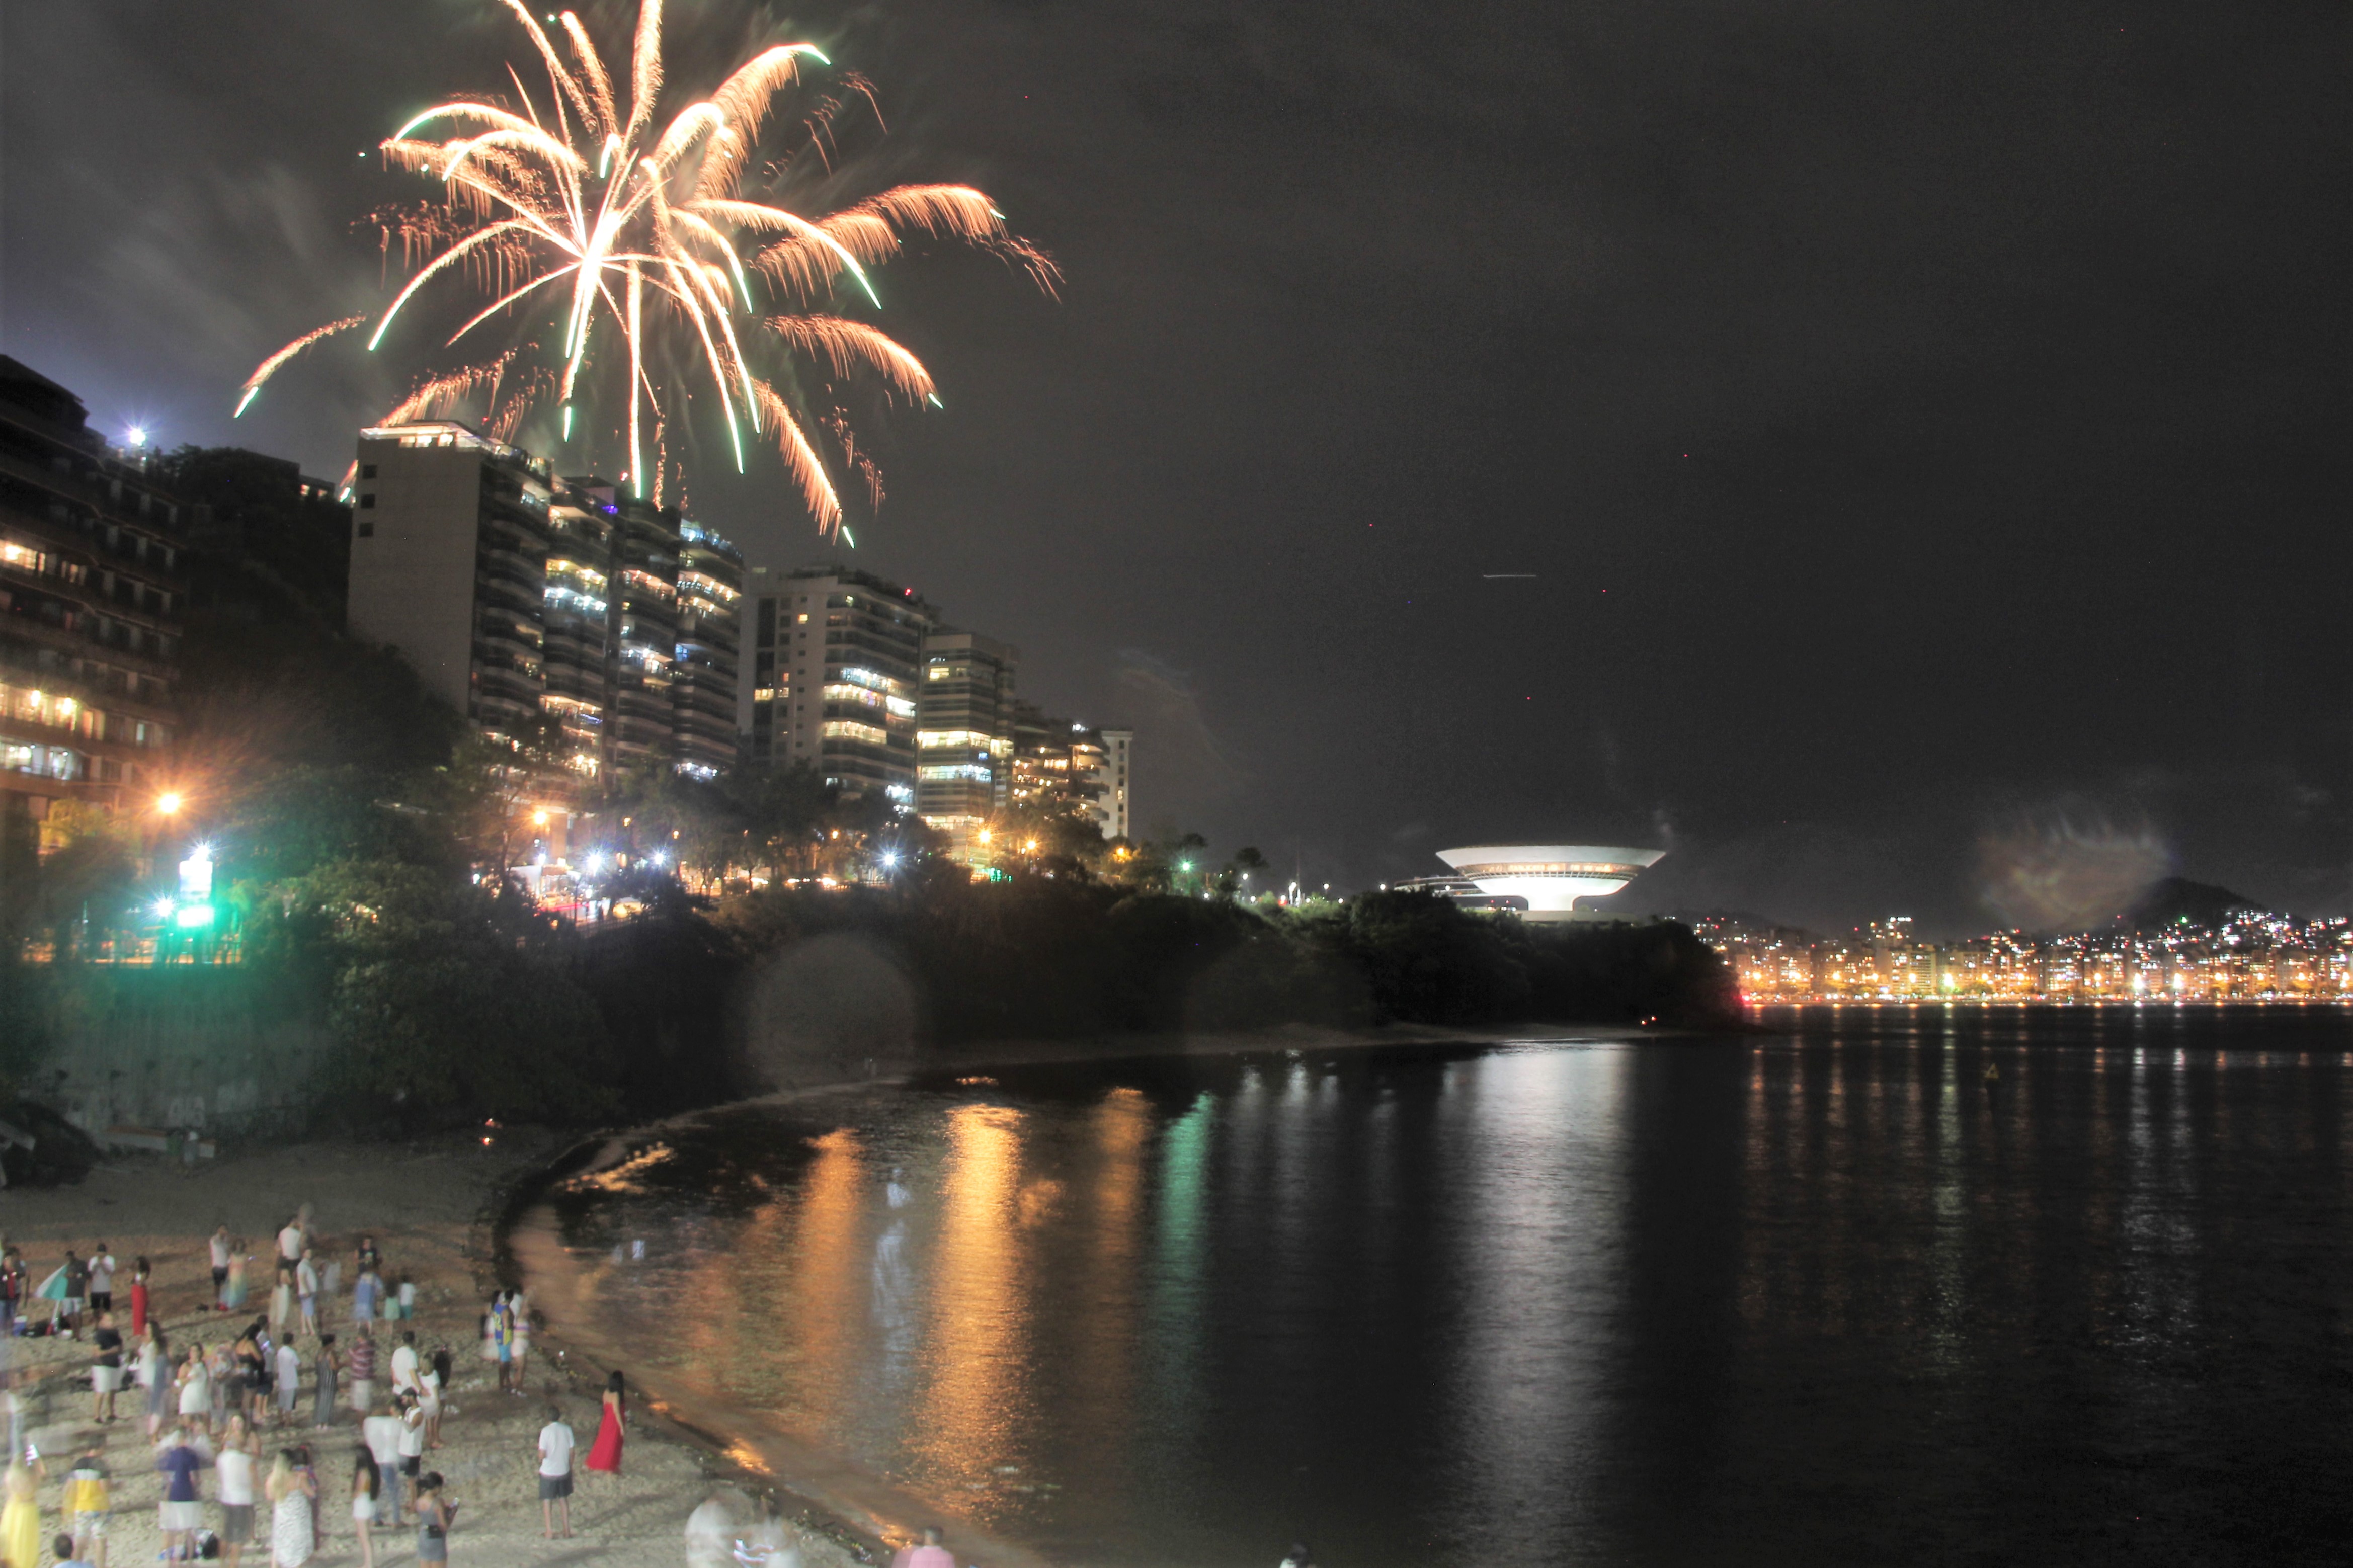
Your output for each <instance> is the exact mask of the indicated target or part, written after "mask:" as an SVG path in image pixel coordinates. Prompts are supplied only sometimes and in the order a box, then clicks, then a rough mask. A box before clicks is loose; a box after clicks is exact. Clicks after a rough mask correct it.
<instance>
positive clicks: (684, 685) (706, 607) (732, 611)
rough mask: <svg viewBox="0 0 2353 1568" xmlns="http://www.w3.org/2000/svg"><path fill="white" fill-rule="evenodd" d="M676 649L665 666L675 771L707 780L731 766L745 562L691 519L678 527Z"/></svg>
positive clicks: (734, 753) (741, 632)
mask: <svg viewBox="0 0 2353 1568" xmlns="http://www.w3.org/2000/svg"><path fill="white" fill-rule="evenodd" d="M678 538H679V552H678V644H677V656H676V658H675V660H674V662H673V663H672V664H671V666H670V733H671V736H672V737H673V742H674V744H675V746H676V748H677V753H678V766H679V769H680V771H681V772H682V773H692V774H694V775H695V776H696V777H698V778H711V777H713V776H714V775H716V774H718V773H722V772H724V771H725V770H726V769H728V768H731V767H733V766H734V765H735V761H736V755H737V753H736V743H735V695H736V688H737V686H738V685H739V684H740V682H741V677H742V673H743V665H742V660H741V658H739V654H740V650H741V648H742V647H743V631H742V628H743V624H744V616H743V601H744V557H743V556H742V554H740V553H739V552H737V551H736V549H735V547H734V546H733V544H731V543H729V542H727V541H726V540H725V539H723V538H722V537H720V535H718V534H717V533H715V532H713V531H712V530H710V529H708V528H705V527H703V526H702V524H700V523H698V522H693V521H681V523H680V524H679V525H678Z"/></svg>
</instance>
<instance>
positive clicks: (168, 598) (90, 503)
mask: <svg viewBox="0 0 2353 1568" xmlns="http://www.w3.org/2000/svg"><path fill="white" fill-rule="evenodd" d="M186 521H187V520H186V518H185V512H184V509H183V507H182V505H181V503H180V502H179V501H178V500H176V499H175V498H174V497H173V496H172V495H170V494H169V493H167V492H166V491H164V489H162V488H161V487H160V486H157V485H155V484H153V483H152V482H151V481H150V480H149V479H148V478H147V475H146V470H145V468H144V466H143V465H142V464H141V463H140V462H139V461H138V460H137V458H135V457H132V456H129V455H118V454H115V453H112V452H111V451H110V450H109V449H108V447H107V444H106V442H105V440H104V439H103V438H102V437H100V435H99V434H98V432H96V431H94V430H92V429H90V425H89V416H88V413H87V411H86V410H85V409H84V407H83V405H82V403H81V400H80V399H79V398H78V397H76V396H75V395H73V394H72V393H71V392H69V391H68V390H66V389H65V388H64V387H62V386H59V385H58V384H57V383H55V382H53V381H51V380H49V379H48V378H47V377H46V376H44V375H42V374H39V373H38V372H37V371H35V370H32V369H31V368H29V367H28V366H26V365H24V364H21V363H18V362H17V361H16V360H14V359H9V358H7V357H5V356H0V808H5V809H9V810H21V811H26V812H27V813H28V814H29V815H31V816H36V817H39V816H47V813H48V808H49V806H50V805H51V804H53V803H54V802H57V801H58V800H84V801H89V802H91V803H94V804H97V805H104V806H107V807H109V808H121V807H123V806H125V805H129V804H131V803H132V802H135V801H136V800H138V799H139V798H140V797H142V795H150V794H153V793H154V792H156V791H157V790H159V789H161V788H162V787H163V786H164V785H165V784H167V783H168V782H169V777H170V763H169V757H170V751H169V748H170V746H171V743H172V738H173V731H174V723H175V716H174V708H173V690H174V686H175V684H176V683H177V681H178V679H179V668H180V623H181V617H182V616H183V613H184V611H185V603H186V597H187V561H186V552H187V547H186V542H185V540H186V535H185V524H186Z"/></svg>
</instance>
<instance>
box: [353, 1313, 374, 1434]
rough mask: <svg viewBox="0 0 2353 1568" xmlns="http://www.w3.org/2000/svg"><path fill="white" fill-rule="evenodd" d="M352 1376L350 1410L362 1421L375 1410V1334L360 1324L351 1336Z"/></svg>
mask: <svg viewBox="0 0 2353 1568" xmlns="http://www.w3.org/2000/svg"><path fill="white" fill-rule="evenodd" d="M348 1365H349V1367H350V1371H351V1374H352V1408H353V1409H354V1410H356V1411H358V1412H359V1413H360V1415H361V1417H362V1418H363V1419H364V1418H365V1417H366V1415H367V1414H368V1412H369V1411H371V1410H373V1409H375V1332H374V1331H371V1330H370V1329H369V1328H368V1326H367V1325H366V1324H365V1323H362V1324H361V1325H360V1326H359V1328H358V1329H357V1330H356V1331H353V1335H352V1353H351V1355H350V1357H349V1358H348Z"/></svg>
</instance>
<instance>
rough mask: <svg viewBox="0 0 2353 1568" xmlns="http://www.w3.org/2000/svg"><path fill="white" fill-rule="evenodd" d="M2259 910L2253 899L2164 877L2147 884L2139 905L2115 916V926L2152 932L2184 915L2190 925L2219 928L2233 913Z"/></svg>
mask: <svg viewBox="0 0 2353 1568" xmlns="http://www.w3.org/2000/svg"><path fill="white" fill-rule="evenodd" d="M2262 909H2263V905H2262V904H2260V903H2258V902H2257V901H2256V900H2253V899H2250V898H2248V897H2246V896H2245V895H2243V894H2241V893H2234V892H2232V891H2231V889H2228V888H2218V887H2216V886H2214V884H2212V883H2211V882H2193V881H2191V880H2189V879H2188V878H2187V877H2168V878H2166V879H2164V880H2163V881H2159V882H2152V883H2150V884H2149V886H2148V889H2147V891H2146V892H2144V893H2142V894H2141V896H2140V902H2138V903H2137V904H2135V905H2134V906H2133V907H2132V910H2131V912H2130V913H2128V914H2125V915H2120V916H2118V917H2117V919H2116V923H2117V924H2118V925H2123V926H2129V927H2131V928H2132V929H2133V930H2135V931H2154V930H2155V929H2157V928H2158V926H2169V925H2172V924H2174V923H2175V922H2177V921H2180V920H2181V919H2183V918H2184V917H2185V916H2186V917H2188V919H2189V923H2190V924H2192V925H2219V924H2221V922H2222V921H2224V920H2225V919H2227V918H2228V917H2229V916H2230V915H2231V914H2232V912H2233V911H2235V910H2262Z"/></svg>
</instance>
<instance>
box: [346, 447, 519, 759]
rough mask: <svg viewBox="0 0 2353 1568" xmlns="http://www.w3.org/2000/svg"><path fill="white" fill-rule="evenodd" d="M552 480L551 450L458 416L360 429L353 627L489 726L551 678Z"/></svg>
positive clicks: (513, 722) (502, 721)
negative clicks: (496, 437)
mask: <svg viewBox="0 0 2353 1568" xmlns="http://www.w3.org/2000/svg"><path fill="white" fill-rule="evenodd" d="M556 488H557V487H556V480H555V477H554V472H553V471H552V470H551V469H550V468H548V465H547V463H546V462H545V460H544V459H542V458H534V457H533V456H532V455H531V454H530V453H528V452H525V451H523V450H522V448H520V447H510V446H507V445H506V444H505V443H503V442H499V441H492V440H491V439H489V438H488V437H485V436H483V435H482V434H481V433H480V432H479V431H477V430H475V429H473V428H472V427H471V426H466V425H463V424H460V423H459V422H458V421H456V420H454V419H441V420H431V421H427V422H425V423H422V424H416V425H400V426H378V427H376V428H373V429H368V430H363V431H361V432H360V450H359V469H358V472H357V473H356V474H355V475H354V476H353V483H352V493H353V510H352V578H351V594H350V602H349V607H348V611H347V615H348V618H349V622H350V626H351V629H352V631H353V634H354V635H356V636H359V637H365V638H367V639H368V640H370V641H372V642H379V643H382V644H384V645H385V647H390V648H393V649H395V650H396V651H397V652H398V653H399V654H400V656H401V657H402V658H405V659H406V660H407V661H408V663H409V665H410V667H411V668H414V669H415V670H416V671H417V674H418V675H419V676H420V677H422V678H423V679H424V682H425V685H426V688H427V689H428V690H430V691H431V692H433V693H434V695H436V696H438V697H439V698H441V699H442V700H445V701H447V702H448V703H449V704H450V705H451V706H452V707H454V708H456V709H457V710H458V711H459V712H460V713H463V714H464V715H466V717H467V718H469V719H470V720H472V721H474V722H475V723H476V724H477V725H479V726H480V727H481V728H482V729H484V730H486V731H490V732H491V733H492V734H512V733H514V732H515V731H517V730H518V728H519V727H521V726H522V725H523V724H525V723H526V722H527V721H530V720H532V719H533V718H535V717H536V716H537V715H538V713H539V712H540V696H541V694H542V693H543V692H544V691H545V690H546V689H547V680H546V676H545V674H544V672H543V668H542V661H543V658H544V657H545V650H546V626H545V621H544V613H545V611H544V606H545V605H546V589H547V555H548V545H549V543H550V541H551V538H552V531H551V529H550V527H549V521H548V510H549V503H550V501H551V500H553V498H554V494H555V491H556Z"/></svg>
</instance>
